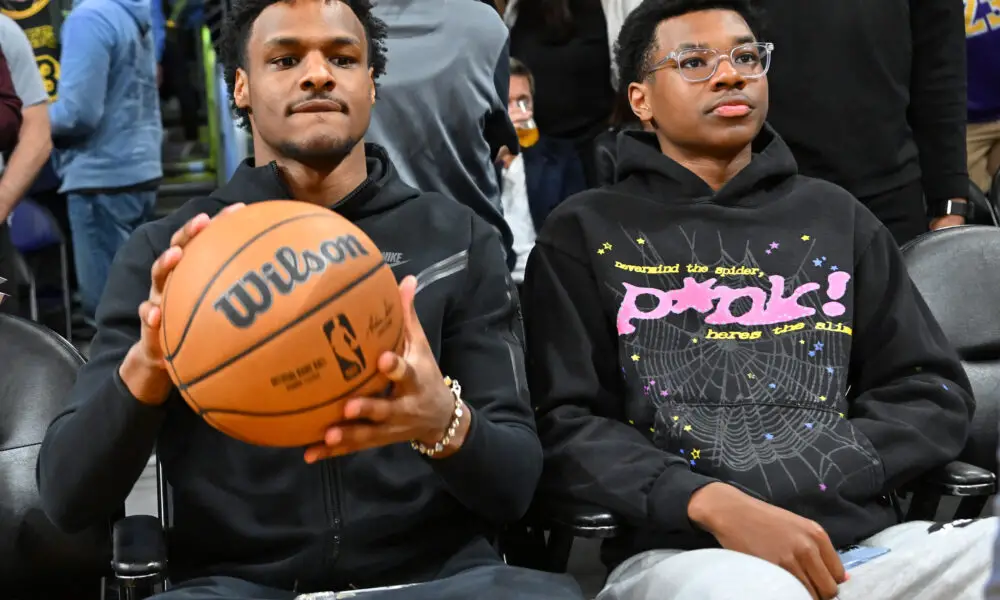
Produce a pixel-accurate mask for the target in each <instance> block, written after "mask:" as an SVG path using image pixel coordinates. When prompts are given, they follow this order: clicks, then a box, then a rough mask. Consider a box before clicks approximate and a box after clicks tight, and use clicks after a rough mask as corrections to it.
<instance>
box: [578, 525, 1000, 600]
mask: <svg viewBox="0 0 1000 600" xmlns="http://www.w3.org/2000/svg"><path fill="white" fill-rule="evenodd" d="M996 535H997V519H996V518H995V517H991V518H988V519H978V520H976V521H956V522H955V523H948V524H945V525H943V526H942V525H941V524H935V523H930V522H926V521H914V522H910V523H903V524H901V525H896V526H895V527H890V528H889V529H886V530H885V531H883V532H881V533H879V534H878V535H875V536H873V537H871V538H869V539H867V540H865V541H864V542H862V543H861V544H860V545H862V546H872V547H879V548H890V549H891V551H890V552H889V553H888V554H884V555H882V556H880V557H878V558H876V559H874V560H872V561H870V562H867V563H865V564H863V565H861V566H859V567H857V568H855V569H852V570H851V571H850V572H849V573H850V579H849V580H848V581H846V582H845V583H843V584H841V586H840V594H839V595H838V596H837V597H838V598H839V599H840V600H979V599H981V598H982V597H983V586H984V585H985V584H986V579H987V577H988V576H989V573H990V569H991V566H992V559H993V541H994V538H995V537H996ZM758 599H759V600H811V596H810V595H809V592H808V591H806V589H805V587H803V586H802V584H801V583H799V580H798V579H796V578H795V577H794V576H793V575H792V574H791V573H789V572H787V571H785V570H784V569H782V568H781V567H778V566H777V565H773V564H771V563H769V562H766V561H764V560H761V559H759V558H756V557H753V556H750V555H748V554H740V553H739V552H733V551H731V550H720V549H706V550H690V551H679V550H651V551H649V552H643V553H642V554H637V555H636V556H633V557H631V558H629V559H628V560H626V561H625V562H624V563H622V564H621V565H619V566H618V568H616V569H615V570H614V571H613V572H612V573H611V575H610V576H609V577H608V583H607V585H606V586H605V587H604V589H603V590H602V591H601V593H600V594H598V596H597V599H596V600H758Z"/></svg>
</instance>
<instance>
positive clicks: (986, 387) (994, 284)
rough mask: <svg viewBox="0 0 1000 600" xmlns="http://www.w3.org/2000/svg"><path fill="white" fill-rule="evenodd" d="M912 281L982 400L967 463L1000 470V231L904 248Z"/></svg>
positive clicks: (972, 229)
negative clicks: (999, 448) (999, 463)
mask: <svg viewBox="0 0 1000 600" xmlns="http://www.w3.org/2000/svg"><path fill="white" fill-rule="evenodd" d="M903 255H904V257H905V259H906V265H907V268H908V270H909V272H910V277H911V278H912V279H913V282H914V283H915V284H916V286H917V289H919V290H920V293H921V295H923V297H924V300H925V301H926V302H927V305H928V306H929V307H930V309H931V312H933V313H934V316H935V317H936V318H937V321H938V323H940V325H941V328H942V329H943V330H944V333H945V335H947V336H948V339H949V340H950V341H951V343H952V345H953V346H954V347H955V349H956V350H957V351H958V354H959V356H960V357H961V358H962V364H963V365H964V366H965V372H966V374H967V375H968V376H969V380H970V381H971V383H972V388H973V391H974V393H975V398H976V412H975V416H974V417H973V423H972V434H971V436H970V439H969V443H968V445H967V446H966V449H965V453H964V454H963V455H962V457H961V460H964V461H965V462H968V463H971V464H974V465H976V466H977V467H982V468H984V469H988V470H990V471H993V472H996V471H997V443H998V438H1000V434H998V422H1000V410H998V408H1000V229H998V228H996V227H984V226H975V225H971V226H964V227H952V228H949V229H942V230H939V231H932V232H930V233H927V234H924V235H922V236H920V237H918V238H917V239H915V240H913V241H911V242H910V243H908V244H906V246H904V247H903Z"/></svg>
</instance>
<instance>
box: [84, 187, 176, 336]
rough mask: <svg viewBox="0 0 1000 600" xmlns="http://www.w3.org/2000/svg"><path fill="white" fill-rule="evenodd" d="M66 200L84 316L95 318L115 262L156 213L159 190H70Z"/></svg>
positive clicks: (88, 318) (90, 318)
mask: <svg viewBox="0 0 1000 600" xmlns="http://www.w3.org/2000/svg"><path fill="white" fill-rule="evenodd" d="M66 201H67V202H68V203H69V224H70V230H71V232H72V237H73V260H74V263H75V264H76V278H77V282H78V284H79V287H80V300H81V304H82V305H83V315H84V318H85V319H87V320H89V321H92V320H93V319H94V315H95V314H96V312H97V304H98V303H99V302H100V300H101V294H103V293H104V285H105V284H106V283H107V281H108V272H109V271H110V270H111V262H112V261H113V260H114V258H115V254H116V253H117V252H118V249H119V248H121V247H122V244H124V243H125V240H127V239H128V238H129V236H130V235H132V232H133V231H135V230H136V229H137V228H138V227H139V226H140V225H142V224H143V223H145V222H146V221H148V220H149V219H150V218H151V217H152V216H153V205H154V204H155V203H156V192H155V191H148V192H147V191H141V192H140V191H133V192H120V193H96V194H90V193H78V192H69V193H68V194H67V195H66Z"/></svg>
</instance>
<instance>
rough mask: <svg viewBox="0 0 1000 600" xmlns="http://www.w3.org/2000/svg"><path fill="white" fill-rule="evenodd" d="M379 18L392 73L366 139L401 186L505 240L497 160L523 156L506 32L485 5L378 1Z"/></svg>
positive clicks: (385, 81)
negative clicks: (433, 196)
mask: <svg viewBox="0 0 1000 600" xmlns="http://www.w3.org/2000/svg"><path fill="white" fill-rule="evenodd" d="M372 12H373V13H374V14H375V16H377V17H378V18H379V19H381V20H382V21H384V22H385V23H386V25H387V26H388V27H389V35H388V37H387V38H386V41H385V44H386V52H387V55H388V57H389V68H388V70H387V71H386V74H385V75H384V76H383V77H382V78H381V79H380V80H379V101H378V103H377V104H376V105H375V108H374V110H373V111H372V122H371V127H370V128H369V130H368V139H369V140H370V141H372V142H375V143H376V144H379V145H381V146H382V147H384V148H385V149H386V150H387V151H388V153H389V158H390V159H391V160H392V162H393V164H394V165H396V169H397V170H398V171H399V175H400V177H401V178H402V179H403V181H405V182H406V183H408V184H410V185H412V186H413V187H415V188H417V189H419V190H421V191H425V192H438V193H440V194H444V195H445V196H448V197H450V198H454V199H455V200H457V201H458V202H461V203H462V204H465V205H466V206H468V207H469V208H471V209H473V210H474V211H476V213H477V214H478V215H479V216H480V217H482V218H483V219H484V220H485V221H486V222H487V223H489V224H490V225H492V226H494V227H495V228H496V229H497V230H498V231H499V232H500V235H501V237H502V238H503V242H504V247H505V248H506V250H507V254H508V266H510V267H512V268H513V257H514V254H513V252H512V250H511V245H512V238H511V233H510V229H509V228H508V227H507V224H506V223H505V222H504V219H503V214H502V212H501V208H500V182H499V177H498V174H497V168H496V166H495V164H494V160H495V159H496V158H497V156H498V155H499V154H500V150H501V148H505V147H506V148H508V149H509V150H510V151H512V152H517V150H518V144H517V136H516V135H515V132H514V128H513V126H512V125H511V123H510V119H509V118H508V117H507V86H508V83H509V82H508V78H509V76H510V75H509V65H508V61H509V55H508V43H507V30H506V28H505V27H504V25H503V21H502V20H501V19H500V17H499V16H498V15H497V11H496V9H495V8H494V7H493V6H491V5H490V4H488V3H483V2H472V1H462V2H447V3H446V2H441V1H440V0H381V1H380V2H378V3H377V4H376V5H375V6H374V8H373V9H372Z"/></svg>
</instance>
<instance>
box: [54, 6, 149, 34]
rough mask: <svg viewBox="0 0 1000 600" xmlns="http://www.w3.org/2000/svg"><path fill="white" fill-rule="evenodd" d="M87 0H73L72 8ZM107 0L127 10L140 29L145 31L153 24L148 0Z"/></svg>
mask: <svg viewBox="0 0 1000 600" xmlns="http://www.w3.org/2000/svg"><path fill="white" fill-rule="evenodd" d="M88 1H89V0H73V8H77V7H79V6H80V5H81V4H83V3H84V2H88ZM108 2H113V3H114V4H117V5H118V6H121V7H122V8H124V9H125V11H126V12H128V14H129V16H131V17H132V18H133V19H135V22H136V23H138V24H139V27H140V29H141V30H142V31H143V32H145V31H148V30H149V28H150V27H151V26H152V24H153V16H152V9H151V5H150V3H149V0H108Z"/></svg>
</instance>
